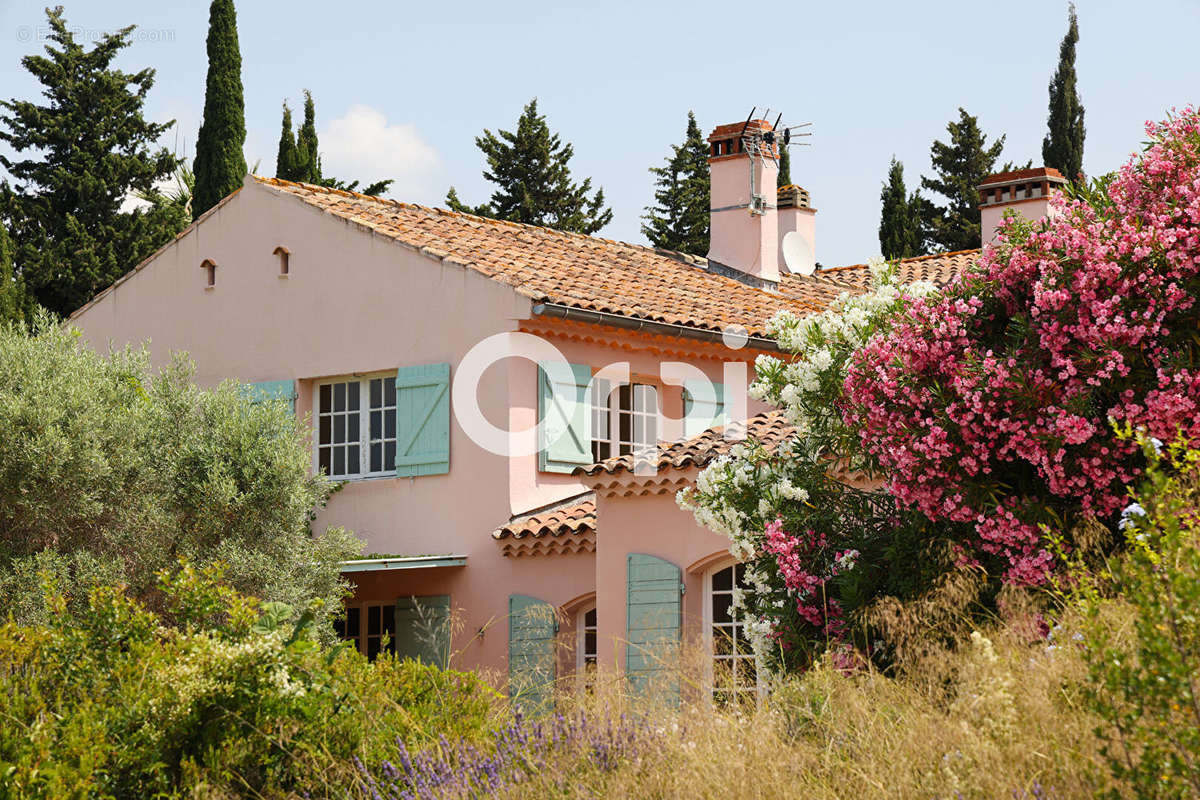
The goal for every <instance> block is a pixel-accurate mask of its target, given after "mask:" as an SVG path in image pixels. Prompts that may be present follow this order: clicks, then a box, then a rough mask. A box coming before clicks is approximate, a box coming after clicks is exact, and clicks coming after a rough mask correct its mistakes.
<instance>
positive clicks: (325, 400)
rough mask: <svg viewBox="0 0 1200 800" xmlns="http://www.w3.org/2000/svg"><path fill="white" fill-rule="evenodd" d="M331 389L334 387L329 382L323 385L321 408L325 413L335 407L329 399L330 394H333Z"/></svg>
mask: <svg viewBox="0 0 1200 800" xmlns="http://www.w3.org/2000/svg"><path fill="white" fill-rule="evenodd" d="M331 390H332V387H331V386H330V385H329V384H325V385H324V386H322V387H321V403H320V409H321V411H322V412H324V413H328V412H329V411H331V410H332V407H333V404H332V403H331V402H330V399H329V398H330V395H331Z"/></svg>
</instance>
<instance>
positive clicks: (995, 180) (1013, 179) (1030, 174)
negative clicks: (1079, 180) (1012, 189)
mask: <svg viewBox="0 0 1200 800" xmlns="http://www.w3.org/2000/svg"><path fill="white" fill-rule="evenodd" d="M1039 179H1044V180H1049V181H1051V182H1052V183H1066V182H1067V179H1066V178H1064V177H1063V174H1062V173H1061V172H1059V171H1058V170H1056V169H1055V168H1054V167H1034V168H1033V169H1018V170H1014V171H1012V172H997V173H996V174H995V175H988V176H987V177H986V178H984V179H983V183H981V184H979V186H980V187H981V188H982V187H984V186H995V185H997V184H1004V183H1023V182H1026V181H1034V180H1039Z"/></svg>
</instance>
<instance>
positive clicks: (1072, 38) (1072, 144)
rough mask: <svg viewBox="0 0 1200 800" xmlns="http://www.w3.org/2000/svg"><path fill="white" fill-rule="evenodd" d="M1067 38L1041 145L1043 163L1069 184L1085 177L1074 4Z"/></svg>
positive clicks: (1085, 133)
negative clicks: (1077, 77)
mask: <svg viewBox="0 0 1200 800" xmlns="http://www.w3.org/2000/svg"><path fill="white" fill-rule="evenodd" d="M1069 20H1070V22H1069V24H1068V25H1067V35H1066V36H1064V37H1063V40H1062V45H1061V46H1060V47H1059V51H1058V69H1057V70H1056V71H1055V73H1054V80H1052V81H1051V82H1050V114H1049V116H1048V118H1047V120H1046V124H1047V126H1048V127H1049V129H1050V131H1049V133H1047V134H1046V138H1045V139H1044V140H1043V141H1042V163H1043V164H1045V165H1046V166H1047V167H1054V168H1055V169H1057V170H1058V171H1059V172H1061V173H1062V174H1063V176H1064V177H1065V178H1066V179H1067V180H1070V181H1078V180H1079V179H1080V177H1081V176H1082V175H1083V139H1084V137H1085V136H1086V135H1087V131H1086V130H1085V129H1084V126H1083V102H1082V101H1081V100H1080V99H1079V91H1078V88H1077V86H1076V81H1075V45H1076V43H1078V42H1079V24H1078V21H1077V20H1076V18H1075V4H1074V3H1072V4H1071V11H1070V15H1069Z"/></svg>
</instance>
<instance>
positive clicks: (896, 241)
mask: <svg viewBox="0 0 1200 800" xmlns="http://www.w3.org/2000/svg"><path fill="white" fill-rule="evenodd" d="M879 199H880V201H881V203H882V206H883V208H882V211H881V212H880V216H879V249H880V252H882V253H883V257H884V258H886V259H888V260H889V261H891V260H894V259H897V258H911V257H912V256H917V255H920V254H921V219H920V215H919V211H920V208H921V198H920V196H919V195H918V194H917V193H916V192H914V193H913V194H911V195H910V194H908V190H907V189H906V188H905V186H904V165H903V164H901V163H900V162H899V161H897V160H896V157H895V156H892V164H891V166H890V167H889V168H888V179H887V183H885V184H884V186H883V191H882V192H880V194H879Z"/></svg>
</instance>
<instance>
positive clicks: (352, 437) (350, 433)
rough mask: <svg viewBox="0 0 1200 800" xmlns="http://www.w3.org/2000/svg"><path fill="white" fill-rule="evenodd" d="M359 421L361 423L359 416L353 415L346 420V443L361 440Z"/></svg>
mask: <svg viewBox="0 0 1200 800" xmlns="http://www.w3.org/2000/svg"><path fill="white" fill-rule="evenodd" d="M358 421H359V416H358V414H351V415H350V416H348V417H347V418H346V441H347V442H357V441H358V440H359V435H358Z"/></svg>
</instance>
